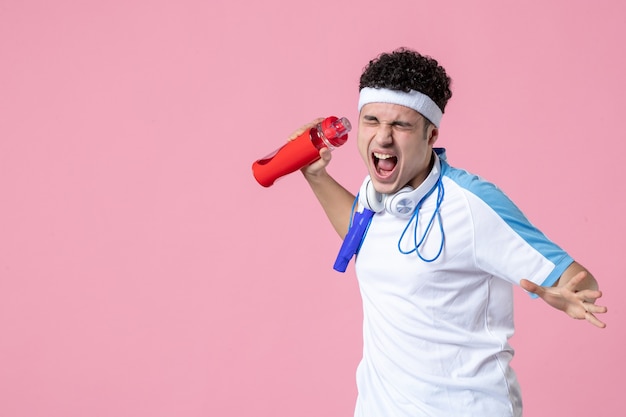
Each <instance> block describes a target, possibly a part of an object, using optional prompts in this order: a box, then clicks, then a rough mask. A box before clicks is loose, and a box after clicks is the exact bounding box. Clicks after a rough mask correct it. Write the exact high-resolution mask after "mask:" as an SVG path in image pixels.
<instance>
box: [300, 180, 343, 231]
mask: <svg viewBox="0 0 626 417" xmlns="http://www.w3.org/2000/svg"><path fill="white" fill-rule="evenodd" d="M303 174H304V178H305V179H306V180H307V182H308V183H309V186H310V187H311V190H313V193H314V194H315V196H316V197H317V199H318V201H319V202H320V204H321V206H322V208H323V209H324V212H325V213H326V216H327V217H328V219H329V220H330V223H331V224H332V226H333V228H334V229H335V231H336V232H337V233H338V234H339V236H340V237H341V238H342V239H343V238H344V237H345V235H346V233H347V232H348V227H349V226H350V216H351V214H352V213H351V211H352V205H353V203H354V195H353V194H352V193H350V192H349V191H348V190H346V189H345V188H344V187H343V186H342V185H341V184H339V183H338V182H337V181H335V179H334V178H333V177H331V176H330V175H329V174H328V173H327V172H326V170H322V171H320V172H317V173H315V174H309V173H307V172H303Z"/></svg>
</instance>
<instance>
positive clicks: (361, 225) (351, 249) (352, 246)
mask: <svg viewBox="0 0 626 417" xmlns="http://www.w3.org/2000/svg"><path fill="white" fill-rule="evenodd" d="M372 216H374V212H373V211H372V210H369V209H366V208H364V209H363V211H362V212H356V213H354V218H353V220H352V225H351V226H350V229H348V233H347V234H346V237H345V238H344V240H343V243H342V245H341V249H339V254H338V255H337V259H336V260H335V265H334V266H333V269H334V270H335V271H338V272H346V268H347V267H348V264H349V263H350V260H351V259H352V257H353V256H354V255H356V254H357V253H358V252H359V249H360V248H361V243H362V242H363V238H364V237H365V233H366V232H367V229H368V227H369V225H370V222H371V221H372Z"/></svg>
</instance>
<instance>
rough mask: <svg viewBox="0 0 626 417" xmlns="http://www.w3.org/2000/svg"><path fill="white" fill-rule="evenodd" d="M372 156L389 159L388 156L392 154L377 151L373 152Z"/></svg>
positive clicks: (390, 156) (391, 156)
mask: <svg viewBox="0 0 626 417" xmlns="http://www.w3.org/2000/svg"><path fill="white" fill-rule="evenodd" d="M374 156H375V157H376V158H378V159H389V158H393V155H387V154H384V153H377V152H374Z"/></svg>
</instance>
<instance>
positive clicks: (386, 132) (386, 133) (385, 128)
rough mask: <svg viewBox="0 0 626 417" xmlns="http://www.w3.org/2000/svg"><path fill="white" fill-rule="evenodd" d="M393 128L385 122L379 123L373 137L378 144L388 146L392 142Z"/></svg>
mask: <svg viewBox="0 0 626 417" xmlns="http://www.w3.org/2000/svg"><path fill="white" fill-rule="evenodd" d="M392 133H393V129H392V128H391V126H389V125H388V124H386V123H381V124H380V125H378V129H376V136H375V137H374V139H375V140H376V143H378V144H379V145H380V146H389V145H391V143H392V142H393V135H392Z"/></svg>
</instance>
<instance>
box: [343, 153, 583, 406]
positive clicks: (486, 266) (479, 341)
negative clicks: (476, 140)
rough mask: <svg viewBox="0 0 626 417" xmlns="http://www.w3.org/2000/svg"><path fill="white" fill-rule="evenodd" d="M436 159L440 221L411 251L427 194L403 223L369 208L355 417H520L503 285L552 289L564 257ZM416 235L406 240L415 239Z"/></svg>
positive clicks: (428, 205) (506, 205) (505, 205)
mask: <svg viewBox="0 0 626 417" xmlns="http://www.w3.org/2000/svg"><path fill="white" fill-rule="evenodd" d="M438 152H439V153H440V155H439V156H440V157H441V172H442V174H441V175H442V177H441V181H442V185H443V192H444V195H443V201H442V203H441V206H440V214H441V220H442V221H441V226H442V227H443V235H442V233H441V231H440V229H439V222H438V220H437V217H436V216H435V222H434V224H433V227H431V229H430V231H429V232H428V234H427V237H426V239H425V240H424V243H423V244H422V245H421V246H420V248H419V251H420V253H421V254H422V256H423V257H424V258H426V259H430V258H433V257H434V256H435V255H436V254H437V252H438V250H439V248H440V245H441V239H442V236H445V240H444V246H443V250H442V252H441V254H440V256H439V257H438V258H437V259H436V260H434V261H432V262H425V261H424V260H422V259H420V258H419V257H418V256H417V254H416V253H410V254H403V253H401V252H400V250H399V247H398V246H399V245H400V248H402V249H403V250H404V251H409V250H410V249H411V248H414V247H415V242H419V240H420V239H421V237H422V235H423V231H424V230H425V229H426V227H427V224H428V223H429V221H430V220H431V217H432V215H433V213H434V211H435V209H436V206H437V196H438V191H437V190H435V191H434V192H433V193H431V194H430V195H429V196H428V197H427V198H426V199H425V200H424V202H423V205H422V206H421V208H420V210H419V212H418V217H417V223H418V227H417V233H416V234H415V233H414V231H415V220H413V221H412V222H411V224H410V225H409V227H408V229H407V231H406V233H405V234H404V238H403V240H402V242H400V243H399V239H400V236H401V235H402V233H403V231H404V230H405V228H407V224H408V223H409V220H407V219H402V218H399V217H396V216H395V215H393V214H389V213H387V212H384V211H383V212H381V213H377V214H376V215H375V216H374V217H373V219H372V222H371V224H370V227H369V230H368V232H367V234H366V236H365V239H364V241H363V244H362V246H361V248H360V251H359V253H358V256H357V259H356V264H355V268H356V273H357V276H358V281H359V287H360V290H361V295H362V299H363V311H364V323H363V338H364V347H363V359H362V361H361V363H360V365H359V367H358V370H357V386H358V391H359V396H358V399H357V404H356V411H355V416H357V417H391V416H393V417H402V416H411V417H419V416H427V417H438V416H441V417H450V416H455V417H462V416H472V417H476V416H489V417H495V416H498V417H501V416H507V417H508V416H514V417H517V416H521V414H522V404H521V396H520V389H519V385H518V382H517V379H516V376H515V373H514V372H513V370H512V369H511V368H510V366H509V362H510V361H511V359H512V357H513V349H512V348H511V346H510V345H509V344H508V339H509V338H510V337H511V336H512V334H513V284H518V283H519V281H520V279H522V278H527V279H529V280H531V281H533V282H535V283H537V284H542V285H552V284H553V283H554V282H556V280H557V279H558V277H559V276H560V275H561V274H562V272H563V271H564V270H565V269H566V268H567V267H568V266H569V265H570V264H571V263H572V262H573V260H572V258H571V257H570V256H568V255H567V254H566V253H565V252H564V251H563V250H562V249H560V248H559V247H558V246H556V245H555V244H553V243H552V242H550V241H549V240H548V239H547V238H546V237H545V235H543V234H542V233H541V232H540V231H539V230H537V229H536V228H535V227H534V226H533V225H531V224H530V223H529V221H528V220H527V219H526V218H525V216H524V215H523V214H522V213H521V212H520V211H519V210H518V209H517V207H516V206H515V205H514V204H513V203H512V202H511V201H510V200H509V199H508V198H507V197H506V196H505V195H504V194H503V193H502V192H501V191H500V190H499V189H498V188H497V187H495V186H494V185H493V184H490V183H488V182H486V181H484V180H482V179H481V178H479V177H477V176H475V175H472V174H470V173H468V172H466V171H463V170H459V169H456V168H452V167H450V166H449V165H448V164H447V163H446V162H445V153H443V152H442V150H438ZM414 236H416V238H414Z"/></svg>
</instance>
